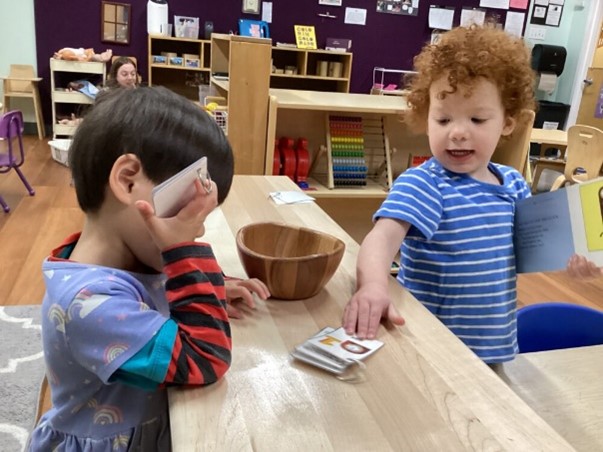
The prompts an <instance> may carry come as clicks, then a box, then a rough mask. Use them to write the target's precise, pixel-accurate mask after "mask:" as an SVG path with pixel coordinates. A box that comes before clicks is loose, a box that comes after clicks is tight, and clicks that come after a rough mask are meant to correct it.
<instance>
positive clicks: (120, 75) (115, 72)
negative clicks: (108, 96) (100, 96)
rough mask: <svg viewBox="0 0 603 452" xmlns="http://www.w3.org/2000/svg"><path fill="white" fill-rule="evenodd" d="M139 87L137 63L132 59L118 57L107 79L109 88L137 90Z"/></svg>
mask: <svg viewBox="0 0 603 452" xmlns="http://www.w3.org/2000/svg"><path fill="white" fill-rule="evenodd" d="M139 85H140V83H139V80H138V71H137V70H136V63H135V62H134V60H133V59H132V58H130V57H118V58H116V59H115V60H113V63H112V64H111V69H110V70H109V77H108V78H107V83H106V86H107V88H109V89H112V88H117V87H124V88H137V87H138V86H139Z"/></svg>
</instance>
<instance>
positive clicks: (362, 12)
mask: <svg viewBox="0 0 603 452" xmlns="http://www.w3.org/2000/svg"><path fill="white" fill-rule="evenodd" d="M344 23H346V24H353V25H366V9H362V8H346V9H345V20H344Z"/></svg>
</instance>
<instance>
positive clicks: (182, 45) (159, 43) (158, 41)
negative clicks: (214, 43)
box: [148, 35, 211, 101]
mask: <svg viewBox="0 0 603 452" xmlns="http://www.w3.org/2000/svg"><path fill="white" fill-rule="evenodd" d="M148 39H149V43H148V52H149V55H148V61H149V72H148V74H149V75H148V77H149V86H165V87H166V88H169V89H170V90H172V91H174V92H176V93H178V94H180V95H182V96H184V97H187V98H188V99H191V100H194V101H198V100H199V85H209V78H210V61H211V41H209V40H205V39H187V38H173V37H170V36H161V35H149V37H148ZM162 52H169V53H175V54H176V55H177V56H179V57H182V56H183V55H184V54H189V55H197V56H198V58H199V67H186V66H176V65H171V64H155V63H153V56H154V55H161V53H162ZM166 63H167V62H166Z"/></svg>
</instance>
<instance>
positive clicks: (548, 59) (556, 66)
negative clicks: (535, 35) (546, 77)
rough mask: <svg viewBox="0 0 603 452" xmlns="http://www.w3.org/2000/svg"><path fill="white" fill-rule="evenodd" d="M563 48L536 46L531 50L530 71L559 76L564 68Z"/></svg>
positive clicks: (564, 56)
mask: <svg viewBox="0 0 603 452" xmlns="http://www.w3.org/2000/svg"><path fill="white" fill-rule="evenodd" d="M566 57H567V51H566V50H565V47H561V46H553V45H548V44H536V45H535V46H534V48H533V49H532V69H534V70H535V71H536V72H538V73H541V72H552V73H554V74H555V75H557V76H560V75H561V73H562V72H563V68H564V67H565V58H566Z"/></svg>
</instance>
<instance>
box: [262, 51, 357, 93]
mask: <svg viewBox="0 0 603 452" xmlns="http://www.w3.org/2000/svg"><path fill="white" fill-rule="evenodd" d="M320 62H324V63H323V64H322V65H321V63H320ZM272 66H273V67H272V74H271V75H270V87H271V88H282V89H302V90H309V91H332V92H340V93H347V92H349V91H350V79H351V76H352V54H351V53H349V52H334V51H331V50H308V49H297V48H293V47H276V46H274V47H272ZM276 71H279V72H276ZM280 71H282V73H281V72H280Z"/></svg>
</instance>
